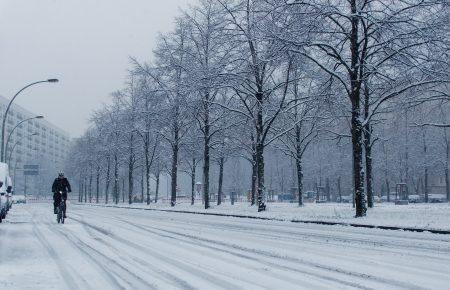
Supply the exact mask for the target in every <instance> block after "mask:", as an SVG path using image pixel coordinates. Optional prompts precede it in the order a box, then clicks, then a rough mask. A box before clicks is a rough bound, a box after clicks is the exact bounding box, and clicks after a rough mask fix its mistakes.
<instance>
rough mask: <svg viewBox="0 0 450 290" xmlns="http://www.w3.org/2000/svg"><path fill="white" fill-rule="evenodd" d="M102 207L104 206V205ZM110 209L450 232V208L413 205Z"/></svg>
mask: <svg viewBox="0 0 450 290" xmlns="http://www.w3.org/2000/svg"><path fill="white" fill-rule="evenodd" d="M100 204H101V205H104V204H102V203H100ZM108 206H119V207H133V208H150V209H158V210H173V211H182V212H195V213H214V214H228V215H241V216H251V217H259V218H271V219H277V220H286V221H323V222H337V223H348V224H361V225H373V226H382V227H399V228H416V229H426V230H443V231H450V205H449V204H448V203H441V204H409V205H394V204H393V203H383V204H376V205H375V207H374V208H372V209H368V212H367V216H366V217H363V218H357V219H356V218H354V217H353V216H354V209H353V208H352V205H351V204H339V203H322V204H314V203H308V204H305V206H303V207H301V208H299V207H298V206H297V205H296V204H294V203H269V204H268V205H267V210H266V211H265V212H259V213H258V212H257V211H256V207H254V206H253V207H252V206H250V205H249V203H236V204H235V205H230V204H222V205H220V206H217V205H212V207H211V208H210V209H208V210H205V209H204V208H203V205H202V204H201V203H197V204H195V205H193V206H192V205H190V204H189V203H179V204H177V205H176V206H175V207H171V206H170V205H169V204H167V203H157V204H154V203H152V204H150V205H146V204H141V203H133V204H131V205H129V204H123V203H119V204H118V205H111V204H110V205H108Z"/></svg>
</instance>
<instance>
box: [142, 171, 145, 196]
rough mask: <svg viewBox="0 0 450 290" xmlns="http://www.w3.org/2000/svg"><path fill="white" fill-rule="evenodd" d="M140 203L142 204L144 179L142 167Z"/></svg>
mask: <svg viewBox="0 0 450 290" xmlns="http://www.w3.org/2000/svg"><path fill="white" fill-rule="evenodd" d="M141 171H142V172H141V202H142V203H144V178H145V172H144V171H145V168H144V166H142V170H141Z"/></svg>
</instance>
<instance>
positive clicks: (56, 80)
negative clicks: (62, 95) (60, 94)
mask: <svg viewBox="0 0 450 290" xmlns="http://www.w3.org/2000/svg"><path fill="white" fill-rule="evenodd" d="M47 82H49V83H57V82H59V80H58V79H48V80H47Z"/></svg>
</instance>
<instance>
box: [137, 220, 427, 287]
mask: <svg viewBox="0 0 450 290" xmlns="http://www.w3.org/2000/svg"><path fill="white" fill-rule="evenodd" d="M139 227H140V228H141V229H143V230H149V229H148V228H151V229H155V230H158V231H162V232H165V233H168V234H172V235H176V236H181V237H185V238H189V239H193V240H197V241H201V242H206V243H209V244H213V245H221V246H224V247H227V248H231V249H235V250H239V251H242V252H244V253H253V254H258V255H262V256H265V257H268V258H275V259H279V260H288V261H291V262H294V263H299V264H304V265H307V266H311V267H314V268H318V269H321V270H327V271H330V272H334V273H339V274H344V275H347V276H352V277H356V278H361V279H370V280H372V281H375V282H379V283H382V284H387V285H391V286H392V285H394V286H397V287H402V288H405V289H424V288H420V287H418V286H417V285H414V284H410V283H405V282H401V281H396V280H392V279H385V278H381V277H377V276H373V275H369V274H364V273H357V272H352V271H347V270H344V269H342V268H337V267H330V266H326V265H322V264H319V263H314V262H310V261H306V260H304V259H298V258H293V257H289V256H282V255H278V254H276V253H271V252H267V251H263V250H257V249H252V248H248V247H243V246H239V245H236V244H229V243H225V242H222V241H217V240H210V239H206V238H200V237H196V236H193V235H189V234H181V233H178V232H174V231H169V230H165V229H160V228H157V227H152V226H139ZM146 228H147V229H146ZM218 249H219V248H218ZM274 265H278V266H281V265H279V264H274ZM287 268H289V269H291V270H294V271H297V269H295V268H291V267H287ZM320 278H326V279H330V277H326V276H323V277H320ZM333 281H334V282H340V283H343V284H346V283H348V282H346V281H341V280H336V279H334V278H333ZM347 286H353V287H361V286H360V285H359V284H355V283H351V284H350V285H347Z"/></svg>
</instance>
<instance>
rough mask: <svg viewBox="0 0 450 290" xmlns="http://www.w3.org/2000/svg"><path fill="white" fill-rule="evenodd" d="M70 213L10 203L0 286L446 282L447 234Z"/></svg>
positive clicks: (417, 285)
mask: <svg viewBox="0 0 450 290" xmlns="http://www.w3.org/2000/svg"><path fill="white" fill-rule="evenodd" d="M275 208H276V207H275V206H274V207H271V211H269V212H268V213H265V214H271V213H273V214H277V213H274V212H272V211H273V210H275ZM305 208H308V207H305ZM311 208H312V207H311ZM332 211H333V210H330V212H332ZM286 214H289V213H286ZM68 215H69V219H68V220H67V223H66V224H64V225H58V224H57V223H56V221H55V217H54V215H53V214H52V208H51V205H50V204H49V203H48V204H44V203H41V204H39V203H30V204H26V205H15V206H14V207H13V209H12V211H11V213H10V215H9V216H8V217H7V219H6V220H5V223H3V224H0V289H352V288H358V289H448V287H449V285H450V236H449V235H437V234H431V233H427V232H424V233H415V232H402V231H386V230H379V229H362V228H353V227H344V226H324V225H311V224H297V223H289V222H282V221H265V220H251V219H240V218H231V217H220V216H204V215H193V214H182V213H170V212H159V211H143V210H130V209H121V208H104V207H90V206H84V205H74V204H71V205H69V212H68Z"/></svg>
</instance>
